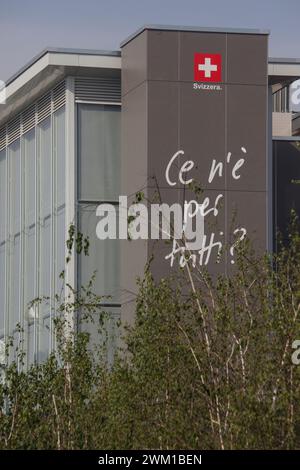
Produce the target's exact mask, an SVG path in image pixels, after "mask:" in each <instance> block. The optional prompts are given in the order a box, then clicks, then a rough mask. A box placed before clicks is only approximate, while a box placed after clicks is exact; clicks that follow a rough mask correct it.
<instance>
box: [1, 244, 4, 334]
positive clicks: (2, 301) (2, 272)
mask: <svg viewBox="0 0 300 470" xmlns="http://www.w3.org/2000/svg"><path fill="white" fill-rule="evenodd" d="M4 308H5V243H2V244H0V337H1V336H2V335H3V334H4V318H5V317H4Z"/></svg>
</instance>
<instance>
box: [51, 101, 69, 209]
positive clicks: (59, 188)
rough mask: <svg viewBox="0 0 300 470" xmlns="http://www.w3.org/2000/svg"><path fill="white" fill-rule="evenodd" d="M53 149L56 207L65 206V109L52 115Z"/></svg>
mask: <svg viewBox="0 0 300 470" xmlns="http://www.w3.org/2000/svg"><path fill="white" fill-rule="evenodd" d="M53 122H54V148H55V152H56V207H57V208H59V207H61V206H62V205H63V204H65V189H66V181H65V153H66V152H65V109H64V108H61V109H60V110H59V111H57V112H56V113H55V114H54V115H53Z"/></svg>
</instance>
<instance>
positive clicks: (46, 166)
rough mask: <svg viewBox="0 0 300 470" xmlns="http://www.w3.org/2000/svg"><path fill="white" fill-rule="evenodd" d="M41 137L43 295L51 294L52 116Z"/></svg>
mask: <svg viewBox="0 0 300 470" xmlns="http://www.w3.org/2000/svg"><path fill="white" fill-rule="evenodd" d="M39 139H40V145H39V148H40V154H39V161H40V250H41V252H40V293H39V295H40V296H41V297H50V294H51V264H52V244H51V228H52V224H51V196H52V194H51V179H52V158H51V157H52V152H51V149H52V145H51V141H52V137H51V119H50V117H49V118H48V119H46V120H45V121H43V122H42V124H41V125H40V132H39ZM46 312H47V313H50V305H49V301H45V302H43V304H42V308H41V314H42V315H43V314H45V313H46Z"/></svg>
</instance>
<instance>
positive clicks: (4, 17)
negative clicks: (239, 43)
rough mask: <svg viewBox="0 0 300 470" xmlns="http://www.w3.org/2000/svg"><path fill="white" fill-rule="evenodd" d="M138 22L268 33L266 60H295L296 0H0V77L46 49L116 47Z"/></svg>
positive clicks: (298, 41)
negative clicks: (269, 33) (258, 30)
mask: <svg viewBox="0 0 300 470" xmlns="http://www.w3.org/2000/svg"><path fill="white" fill-rule="evenodd" d="M143 24H172V25H193V26H195V25H196V26H216V27H239V28H242V27H246V28H261V29H269V30H271V36H270V48H269V55H270V56H276V57H300V0H285V1H284V0H280V1H279V0H246V1H245V0H222V1H221V0H151V1H144V0H81V1H79V0H51V1H45V0H23V1H22V0H18V1H17V0H0V57H1V60H0V79H2V80H6V79H7V78H9V77H10V76H11V75H12V74H14V73H15V72H16V71H17V70H18V69H19V68H20V67H22V66H23V65H24V64H25V63H26V62H28V61H29V60H30V59H31V58H32V57H33V56H34V55H36V54H37V53H38V52H40V51H41V50H42V49H44V48H45V47H46V46H57V47H75V48H89V49H118V48H119V44H120V42H121V41H122V40H123V39H124V38H125V37H127V36H128V35H129V34H131V33H132V32H134V31H135V30H136V29H138V28H139V27H140V26H142V25H143Z"/></svg>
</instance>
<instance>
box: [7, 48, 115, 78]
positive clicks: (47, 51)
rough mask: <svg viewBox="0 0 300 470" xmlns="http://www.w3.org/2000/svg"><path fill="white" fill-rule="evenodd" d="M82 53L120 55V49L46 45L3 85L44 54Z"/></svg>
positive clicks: (24, 70)
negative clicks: (108, 49)
mask: <svg viewBox="0 0 300 470" xmlns="http://www.w3.org/2000/svg"><path fill="white" fill-rule="evenodd" d="M51 53H55V54H82V55H99V56H111V57H120V56H121V51H107V50H97V49H75V48H64V47H46V48H45V49H43V50H42V51H41V52H40V53H39V54H37V55H36V56H34V57H33V58H32V59H31V60H30V61H29V62H27V63H26V64H25V65H24V66H23V67H22V68H21V69H19V70H18V71H17V72H16V73H15V74H13V75H12V76H11V77H10V78H9V79H8V80H6V82H5V85H6V86H9V85H10V84H11V83H12V82H13V81H14V80H16V79H17V78H18V77H19V76H20V75H22V73H24V72H26V70H28V69H29V68H30V67H32V65H34V64H35V63H36V62H38V61H39V60H40V59H41V58H42V57H44V56H45V55H46V54H51Z"/></svg>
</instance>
